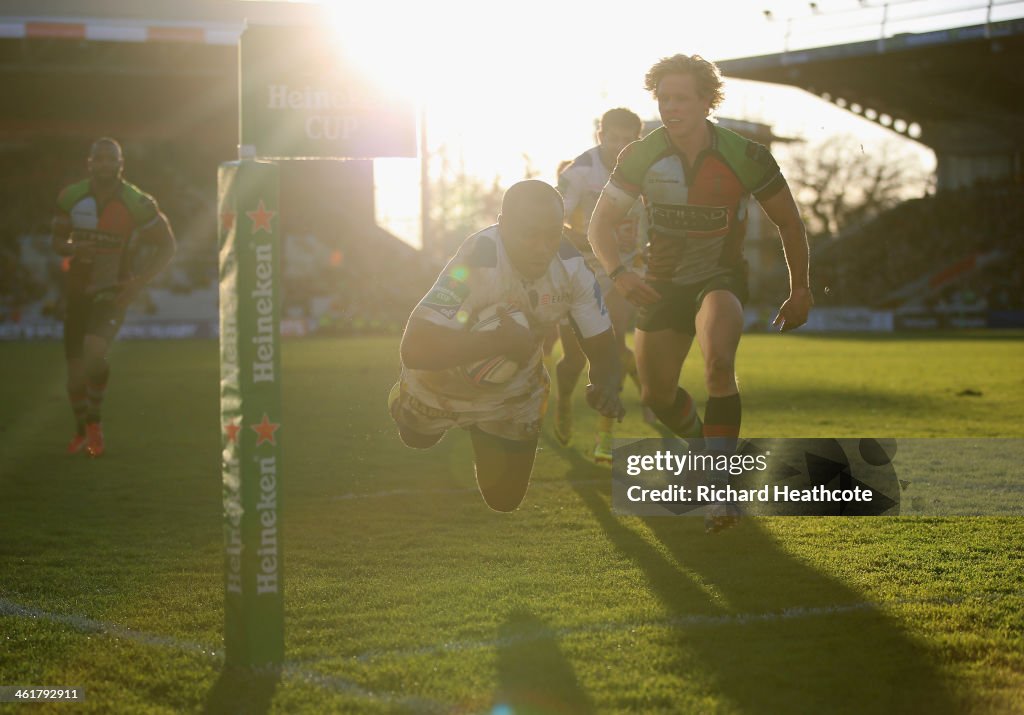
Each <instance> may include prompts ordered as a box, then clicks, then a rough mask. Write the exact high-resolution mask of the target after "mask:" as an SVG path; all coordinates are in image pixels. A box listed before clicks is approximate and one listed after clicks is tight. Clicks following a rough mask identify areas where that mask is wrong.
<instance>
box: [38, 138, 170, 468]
mask: <svg viewBox="0 0 1024 715" xmlns="http://www.w3.org/2000/svg"><path fill="white" fill-rule="evenodd" d="M123 171H124V157H123V155H122V153H121V146H120V144H118V143H117V142H116V141H114V140H113V139H108V138H103V139H97V140H96V141H95V142H93V145H92V148H91V149H90V151H89V178H88V179H85V180H83V181H80V182H78V183H77V184H72V185H71V186H68V187H67V188H65V189H64V190H63V191H61V193H60V196H59V197H58V198H57V208H56V211H55V215H54V219H53V248H54V250H55V251H56V252H57V253H58V254H60V255H61V256H67V257H69V258H70V267H69V270H68V276H67V280H68V286H67V287H68V289H67V311H66V314H65V316H64V356H65V358H66V360H67V365H68V384H67V387H68V398H69V399H70V401H71V409H72V411H73V412H74V415H75V425H76V431H75V436H74V437H72V439H71V442H69V443H68V447H67V451H68V453H69V454H77V453H79V452H81V451H83V450H85V451H86V452H87V453H88V454H89V455H90V456H92V457H98V456H100V455H101V454H103V450H104V444H103V428H102V426H101V423H100V408H101V406H102V403H103V395H104V392H105V391H106V387H107V380H108V377H109V374H110V368H109V366H108V364H107V351H108V349H109V347H110V343H111V342H113V340H114V337H115V336H116V335H117V332H118V330H120V328H121V322H122V321H123V320H124V314H125V310H127V308H128V304H129V303H131V301H132V299H133V298H134V297H135V296H136V295H137V294H138V292H139V291H140V290H141V289H142V288H143V286H145V285H146V284H147V283H149V281H151V280H152V279H153V278H154V277H155V276H156V275H157V274H158V273H159V272H160V271H162V270H163V269H164V267H165V266H166V265H167V264H168V263H169V262H170V260H171V258H172V257H173V255H174V234H173V233H172V232H171V227H170V224H168V222H167V218H166V217H165V216H164V215H163V214H162V213H161V212H160V209H159V208H158V207H157V205H156V202H155V201H154V200H153V197H151V196H149V195H148V194H145V193H143V192H142V191H140V190H139V189H138V188H137V187H135V186H133V185H132V184H129V183H128V182H127V181H124V180H123V179H122V178H121V174H122V172H123ZM143 244H152V246H153V247H154V249H155V250H153V251H151V252H150V253H149V255H148V258H147V260H146V261H145V264H144V265H143V266H141V268H140V270H139V272H138V273H137V274H134V275H133V274H132V271H131V264H132V257H133V255H134V254H135V253H136V252H137V250H138V249H139V248H140V247H141V246H142V245H143Z"/></svg>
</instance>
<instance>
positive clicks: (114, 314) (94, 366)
mask: <svg viewBox="0 0 1024 715" xmlns="http://www.w3.org/2000/svg"><path fill="white" fill-rule="evenodd" d="M116 295H117V292H116V291H115V290H105V291H101V292H99V293H97V294H96V295H95V296H93V297H92V299H91V302H92V306H91V309H90V311H89V320H88V323H87V325H86V328H85V338H84V340H83V348H82V356H83V359H84V361H85V381H86V397H87V407H86V416H85V431H86V437H87V443H86V447H85V449H86V452H88V454H89V456H90V457H99V456H101V455H102V454H103V452H104V451H105V449H106V447H105V445H104V441H103V422H102V409H103V398H104V397H105V396H106V392H107V382H108V381H109V379H110V364H109V363H108V361H107V353H108V352H109V350H110V345H111V344H112V343H113V342H114V338H116V337H117V333H118V331H119V330H120V329H121V323H123V322H124V316H125V308H124V307H123V306H119V305H118V304H117V301H116Z"/></svg>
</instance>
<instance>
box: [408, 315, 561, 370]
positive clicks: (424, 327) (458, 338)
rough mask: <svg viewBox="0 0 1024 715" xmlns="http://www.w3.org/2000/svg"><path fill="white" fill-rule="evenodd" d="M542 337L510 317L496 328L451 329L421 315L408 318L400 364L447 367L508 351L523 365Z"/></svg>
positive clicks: (421, 366) (513, 358)
mask: <svg viewBox="0 0 1024 715" xmlns="http://www.w3.org/2000/svg"><path fill="white" fill-rule="evenodd" d="M540 341H541V338H540V337H538V336H537V335H534V333H533V332H532V331H531V330H529V329H527V328H524V327H523V326H521V325H519V324H518V323H516V322H515V321H514V320H511V319H507V320H506V319H504V318H503V319H502V321H501V324H500V325H499V326H498V329H497V330H492V331H482V332H472V331H468V330H453V329H452V328H446V327H444V326H441V325H435V324H434V323H431V322H430V321H427V320H423V319H421V318H410V319H409V324H408V325H407V326H406V327H405V334H404V335H403V336H402V347H401V354H402V364H403V365H405V366H406V367H407V368H409V369H411V370H448V369H449V368H453V367H458V366H459V365H465V364H467V363H471V362H475V361H477V360H483V359H484V358H488V357H491V356H492V355H507V356H508V358H509V359H510V360H512V361H513V362H515V363H518V364H519V365H525V364H526V363H527V362H529V360H530V358H532V357H533V354H534V353H535V352H536V351H537V350H538V349H539V347H540Z"/></svg>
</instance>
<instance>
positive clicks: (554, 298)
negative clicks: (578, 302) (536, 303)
mask: <svg viewBox="0 0 1024 715" xmlns="http://www.w3.org/2000/svg"><path fill="white" fill-rule="evenodd" d="M570 300H572V294H571V293H558V294H555V295H552V294H551V293H544V294H543V295H541V296H540V304H541V305H557V304H558V303H568V302H569V301H570Z"/></svg>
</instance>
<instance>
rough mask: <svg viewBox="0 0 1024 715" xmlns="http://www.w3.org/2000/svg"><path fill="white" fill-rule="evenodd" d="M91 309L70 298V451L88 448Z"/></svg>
mask: <svg viewBox="0 0 1024 715" xmlns="http://www.w3.org/2000/svg"><path fill="white" fill-rule="evenodd" d="M87 309H88V305H87V304H85V303H84V301H79V302H74V301H70V302H69V303H68V306H67V313H66V315H65V316H64V358H65V361H66V362H67V369H68V376H67V377H68V381H67V392H68V402H69V403H70V405H71V412H72V414H73V415H74V418H75V434H74V435H73V436H72V437H71V440H70V441H69V442H68V446H67V450H66V451H67V453H68V454H81V453H82V452H84V451H85V447H86V444H87V442H88V438H87V436H86V429H85V418H86V414H87V412H88V407H89V402H88V399H89V398H88V392H87V386H86V385H87V382H86V375H85V357H84V350H85V347H84V341H85V322H86V320H87V319H88V312H87Z"/></svg>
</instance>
